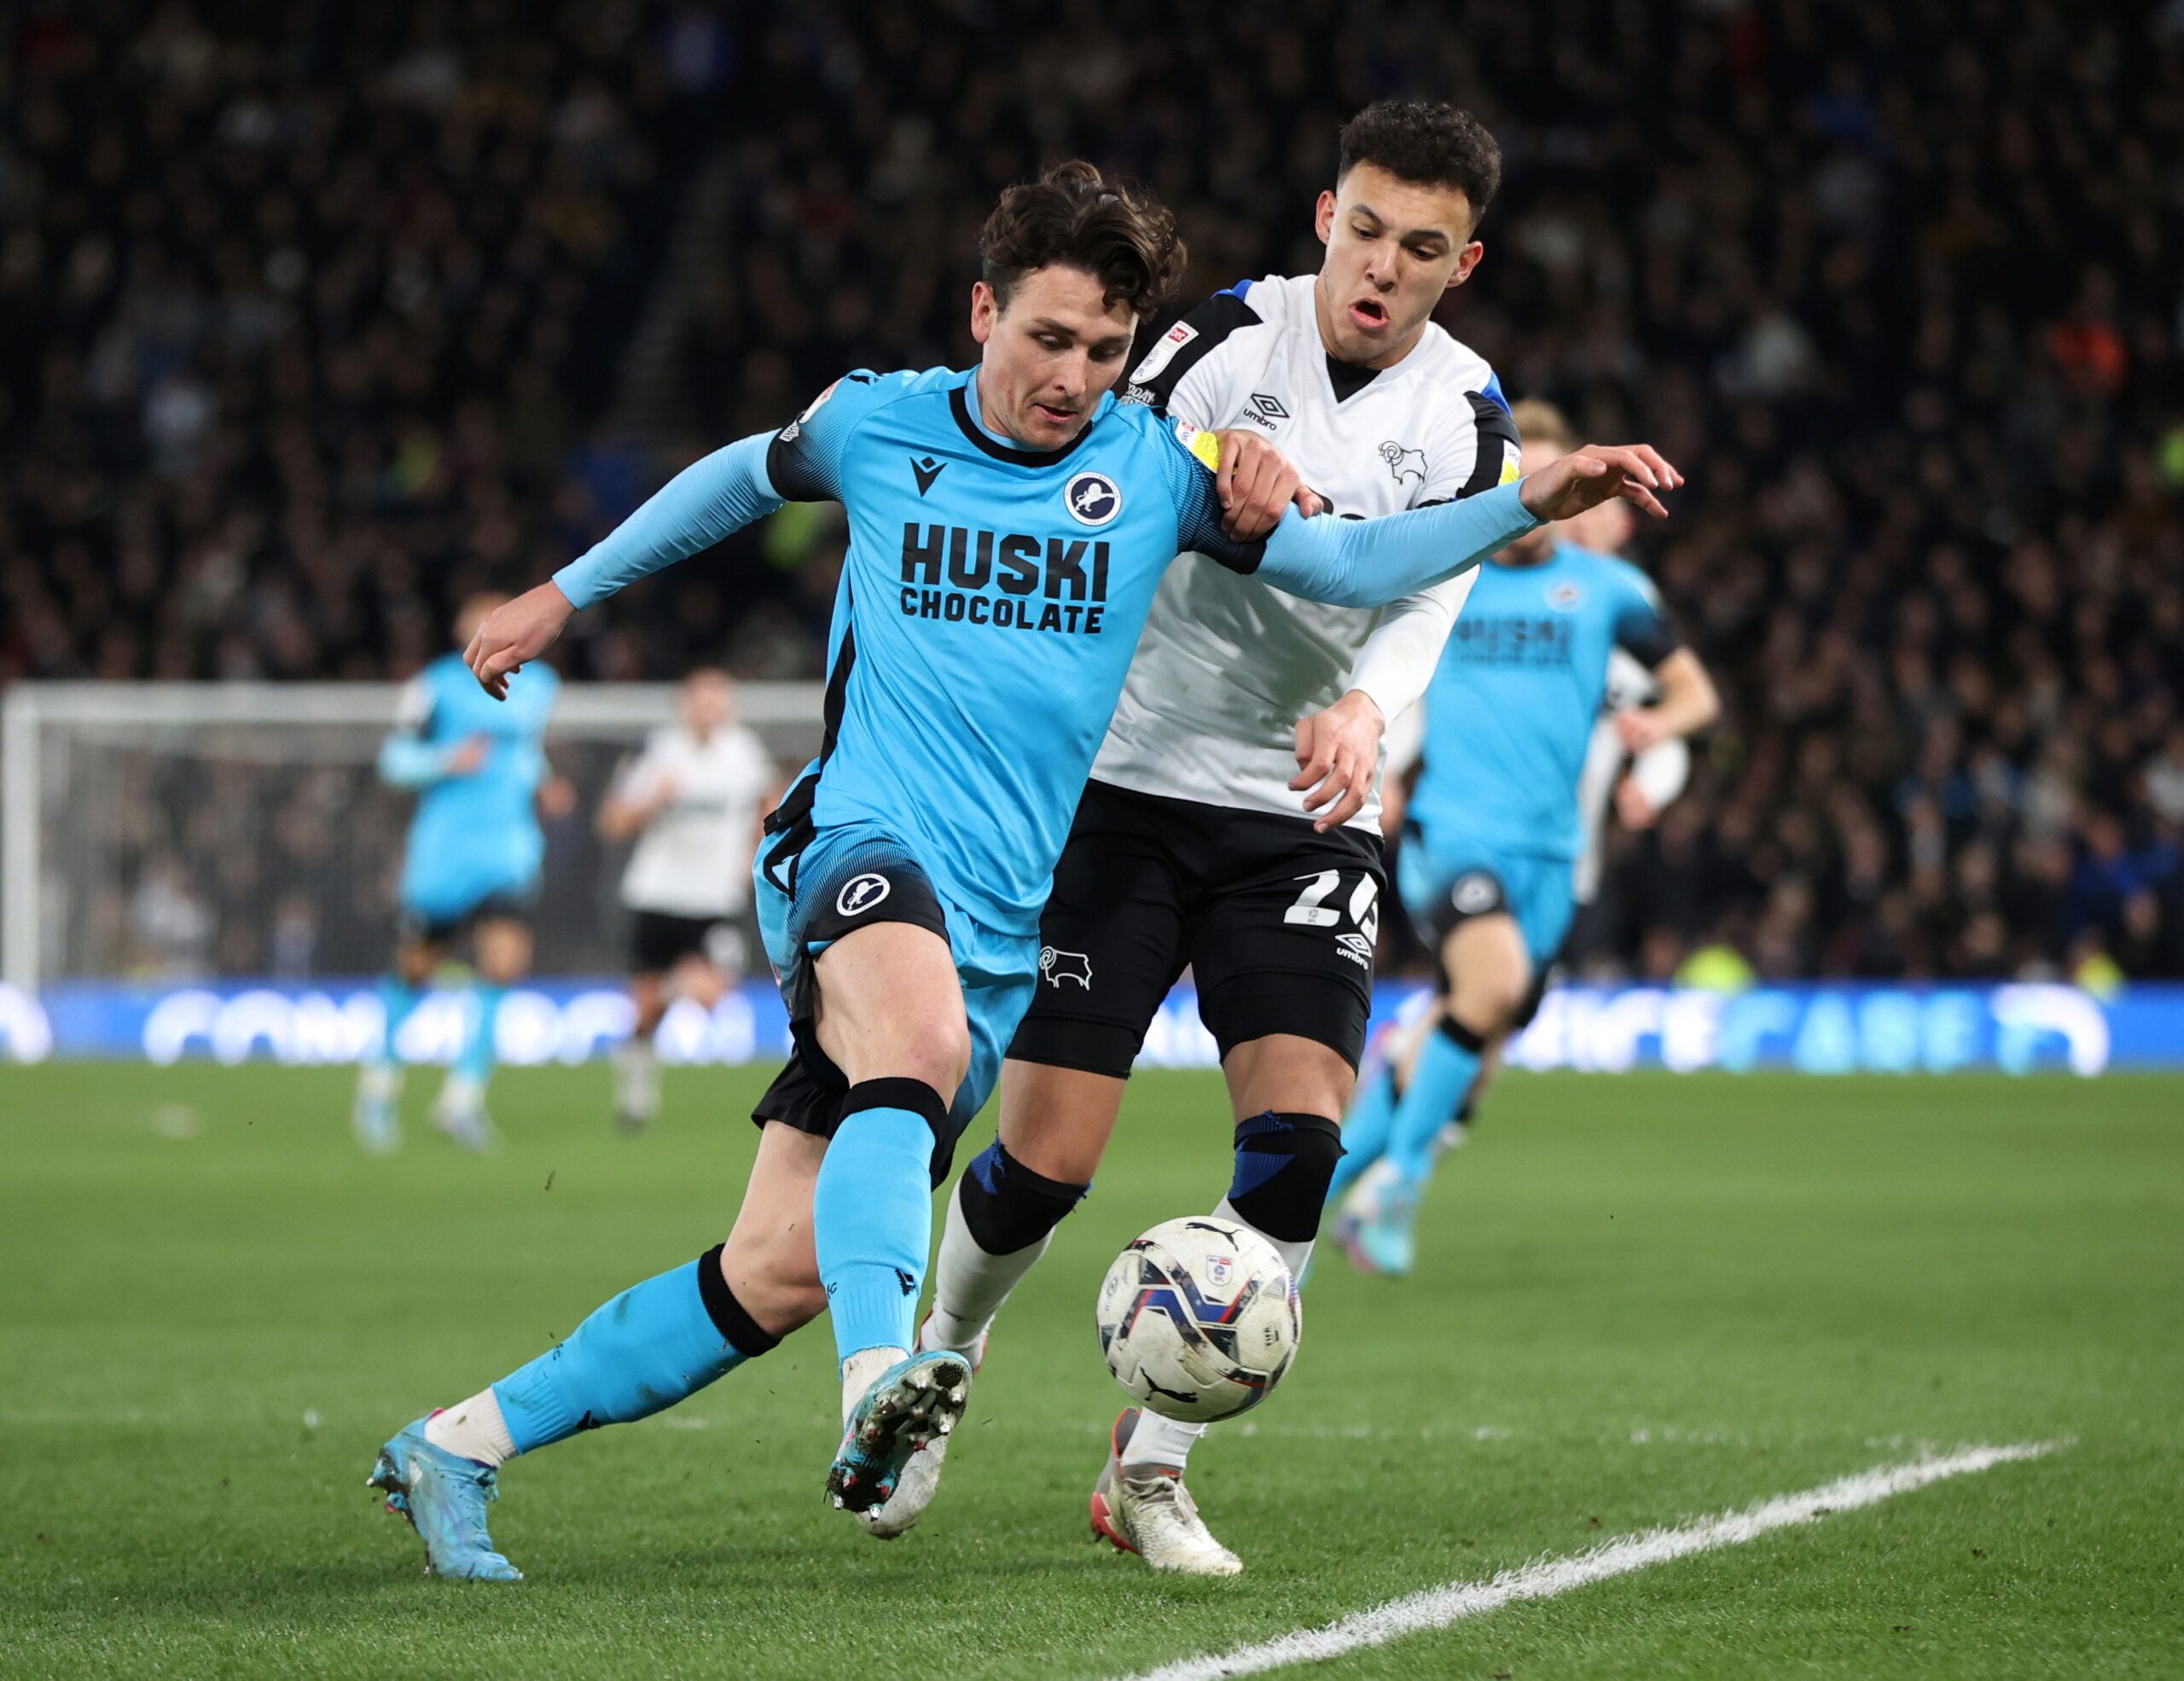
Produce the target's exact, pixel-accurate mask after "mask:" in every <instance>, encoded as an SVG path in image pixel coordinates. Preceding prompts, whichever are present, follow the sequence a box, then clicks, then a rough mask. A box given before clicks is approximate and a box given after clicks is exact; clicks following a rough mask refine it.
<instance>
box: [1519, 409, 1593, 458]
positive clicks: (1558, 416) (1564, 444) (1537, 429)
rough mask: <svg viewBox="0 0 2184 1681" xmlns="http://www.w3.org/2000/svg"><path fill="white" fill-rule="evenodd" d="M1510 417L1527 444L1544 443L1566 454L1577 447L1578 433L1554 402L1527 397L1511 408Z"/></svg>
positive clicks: (1520, 436)
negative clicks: (1572, 428)
mask: <svg viewBox="0 0 2184 1681" xmlns="http://www.w3.org/2000/svg"><path fill="white" fill-rule="evenodd" d="M1509 418H1510V419H1511V420H1513V421H1514V422H1516V423H1517V436H1518V437H1519V438H1520V439H1523V440H1524V441H1525V443H1527V444H1544V445H1547V446H1548V448H1549V449H1552V450H1559V451H1561V453H1562V454H1564V455H1568V454H1569V453H1570V451H1572V450H1574V449H1576V448H1577V433H1575V432H1574V431H1572V430H1571V426H1570V422H1568V421H1567V420H1565V418H1564V417H1563V414H1562V410H1560V409H1558V408H1556V407H1555V406H1554V404H1552V403H1548V402H1544V401H1542V399H1541V398H1536V397H1527V398H1525V400H1524V401H1523V402H1521V403H1519V404H1517V405H1516V407H1514V408H1513V409H1512V410H1509Z"/></svg>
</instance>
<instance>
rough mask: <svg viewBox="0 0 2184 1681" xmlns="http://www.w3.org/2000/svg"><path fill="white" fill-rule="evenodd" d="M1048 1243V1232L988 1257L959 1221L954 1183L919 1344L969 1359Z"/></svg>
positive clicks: (959, 1183) (959, 1195)
mask: <svg viewBox="0 0 2184 1681" xmlns="http://www.w3.org/2000/svg"><path fill="white" fill-rule="evenodd" d="M1053 1241H1054V1233H1053V1232H1051V1231H1049V1232H1048V1234H1047V1235H1046V1236H1044V1237H1042V1238H1041V1239H1039V1241H1038V1242H1036V1243H1026V1244H1025V1246H1024V1247H1023V1248H1020V1249H1019V1250H1017V1251H1015V1252H1014V1253H1013V1254H1006V1255H990V1254H988V1253H986V1252H985V1250H984V1249H981V1248H979V1240H978V1239H977V1238H975V1237H973V1236H971V1228H970V1227H969V1226H968V1225H967V1224H965V1222H964V1219H963V1184H962V1181H961V1180H960V1179H959V1180H957V1181H956V1189H955V1191H954V1192H953V1193H952V1194H951V1195H950V1196H949V1199H948V1219H947V1222H946V1224H944V1225H943V1226H942V1228H941V1232H940V1256H939V1259H938V1260H936V1261H935V1262H934V1263H933V1267H932V1314H931V1316H930V1317H928V1318H927V1319H926V1329H925V1332H924V1334H923V1335H921V1337H920V1338H919V1339H918V1340H919V1341H920V1342H921V1344H922V1345H923V1346H924V1347H928V1348H953V1349H955V1350H956V1352H958V1353H961V1354H970V1355H975V1354H976V1353H977V1352H978V1348H977V1344H978V1341H979V1338H980V1337H982V1336H984V1335H985V1334H986V1329H987V1328H988V1327H989V1326H990V1325H991V1324H992V1323H993V1316H994V1315H995V1314H996V1313H998V1312H1001V1305H1002V1303H1003V1302H1004V1301H1007V1300H1008V1293H1009V1292H1010V1291H1011V1290H1013V1289H1014V1288H1016V1286H1017V1284H1018V1283H1019V1282H1020V1281H1021V1280H1022V1278H1023V1277H1024V1275H1025V1273H1027V1272H1029V1271H1031V1268H1032V1266H1033V1265H1034V1264H1035V1263H1036V1262H1037V1260H1038V1259H1039V1257H1040V1256H1041V1255H1043V1254H1044V1253H1046V1252H1047V1245H1048V1243H1050V1242H1053Z"/></svg>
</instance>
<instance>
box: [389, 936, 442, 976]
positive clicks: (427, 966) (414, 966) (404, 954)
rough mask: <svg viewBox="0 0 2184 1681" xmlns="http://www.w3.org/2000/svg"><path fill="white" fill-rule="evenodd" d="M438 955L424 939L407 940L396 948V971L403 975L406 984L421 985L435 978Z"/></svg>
mask: <svg viewBox="0 0 2184 1681" xmlns="http://www.w3.org/2000/svg"><path fill="white" fill-rule="evenodd" d="M438 956H439V953H438V952H436V951H434V950H433V947H432V946H430V945H427V944H426V943H425V942H424V941H423V940H410V941H407V942H405V943H404V944H403V945H399V946H398V947H396V948H395V952H394V972H395V973H396V974H398V975H400V976H401V977H402V982H403V985H404V986H423V985H424V984H425V983H426V982H427V981H428V980H431V979H432V978H433V963H434V960H435V959H436V958H437V957H438Z"/></svg>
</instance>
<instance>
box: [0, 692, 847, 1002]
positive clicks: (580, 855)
mask: <svg viewBox="0 0 2184 1681" xmlns="http://www.w3.org/2000/svg"><path fill="white" fill-rule="evenodd" d="M401 688H402V685H400V684H398V683H17V684H15V685H14V686H12V687H11V688H9V689H7V690H6V691H5V694H4V697H0V879H4V890H0V980H4V982H5V984H6V985H8V986H10V987H13V988H14V989H15V991H16V992H18V993H20V994H21V995H24V996H26V997H35V996H36V995H37V993H38V990H39V989H40V988H41V987H43V986H49V985H50V984H52V983H53V982H55V981H56V980H79V979H84V980H88V979H109V980H126V979H131V978H141V979H148V980H149V979H158V978H160V977H162V976H171V975H175V974H184V973H195V974H201V975H206V976H212V977H218V976H223V975H241V974H289V975H292V976H294V977H295V978H307V977H310V976H313V975H324V974H369V973H375V972H376V971H377V970H378V969H380V968H382V967H383V966H384V964H385V963H386V951H387V948H388V945H389V942H390V939H391V938H392V928H393V916H394V898H393V894H394V885H395V880H396V876H397V874H398V871H399V869H400V864H401V855H402V846H403V841H404V835H405V834H406V831H407V829H408V826H409V821H410V813H411V811H412V810H413V809H414V805H415V802H414V800H413V799H412V798H410V796H408V795H406V794H404V793H403V792H402V791H401V790H398V789H395V788H387V787H386V786H384V785H382V784H381V783H380V781H379V779H378V775H377V771H376V760H377V757H378V753H379V748H380V742H382V741H383V740H384V739H385V737H386V733H387V731H388V730H389V729H390V728H391V727H392V723H393V719H394V716H395V710H396V704H397V700H398V696H399V695H400V693H401ZM674 693H675V686H674V685H673V684H671V683H572V684H569V685H567V686H566V687H565V688H564V689H563V690H562V693H561V700H560V701H559V703H558V704H557V706H556V707H555V713H554V719H553V724H552V726H551V727H550V729H549V731H548V734H547V738H546V747H547V752H548V754H549V757H550V758H551V759H552V760H553V762H554V767H555V771H556V772H557V773H558V774H560V775H561V776H564V777H567V778H568V779H569V781H570V782H572V784H573V786H574V788H575V789H576V792H577V806H576V809H575V811H573V812H572V813H571V815H570V816H568V817H566V818H561V819H559V820H556V821H554V822H551V823H549V824H548V825H547V861H546V867H545V871H544V879H543V886H542V891H541V899H540V904H539V915H538V934H539V947H540V950H539V963H540V966H541V968H542V969H547V970H551V971H560V972H564V973H584V974H604V973H608V972H612V971H613V970H615V969H616V968H619V966H620V963H621V960H622V950H621V941H620V938H619V935H620V931H621V928H622V926H623V922H622V913H621V911H620V909H619V901H618V899H617V895H616V887H617V885H618V883H619V877H620V873H621V862H622V858H623V857H624V851H623V849H622V848H619V847H613V846H608V845H607V843H605V842H604V841H601V840H599V839H598V838H597V836H596V835H595V830H594V829H593V825H592V817H593V814H594V813H595V811H596V810H597V807H598V803H599V800H600V799H601V795H602V794H603V793H604V791H605V789H606V786H607V782H608V781H609V779H610V778H611V777H612V776H613V771H614V769H615V767H616V766H617V765H619V763H620V762H621V760H622V759H623V758H624V755H626V754H627V753H630V752H631V751H632V750H634V749H635V748H636V747H637V746H638V744H639V743H640V742H642V740H643V737H644V736H645V735H646V733H647V732H648V730H652V729H654V728H656V727H658V726H659V725H661V724H665V723H668V722H669V721H671V718H672V717H673V711H674V698H673V697H674ZM821 705H822V690H821V686H820V685H819V684H817V683H743V684H741V685H739V688H738V712H739V714H740V716H741V720H742V721H743V722H744V723H745V724H748V725H750V726H751V727H752V729H753V730H756V731H757V732H758V735H759V736H760V738H761V739H762V740H763V741H764V742H765V744H766V747H767V749H768V751H769V752H770V753H771V754H772V755H773V757H774V758H775V761H776V762H777V764H778V765H780V767H781V771H782V772H783V773H784V774H785V775H786V774H788V773H791V772H793V771H795V770H796V769H797V768H798V767H799V765H802V764H803V763H804V761H805V760H806V759H809V758H810V756H811V754H812V753H814V752H816V750H817V746H818V742H819V739H820V735H821V730H822V724H821Z"/></svg>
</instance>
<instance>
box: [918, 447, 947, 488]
mask: <svg viewBox="0 0 2184 1681" xmlns="http://www.w3.org/2000/svg"><path fill="white" fill-rule="evenodd" d="M947 466H948V463H947V462H944V461H935V460H934V459H933V458H932V457H931V456H927V457H925V459H924V460H922V461H914V462H911V463H910V471H911V473H913V474H915V475H916V478H917V481H918V494H919V495H920V496H923V495H924V494H925V493H926V492H927V491H929V490H931V489H932V481H933V480H935V479H938V477H939V476H940V475H941V474H942V473H943V472H944V471H945V470H946V468H947Z"/></svg>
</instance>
